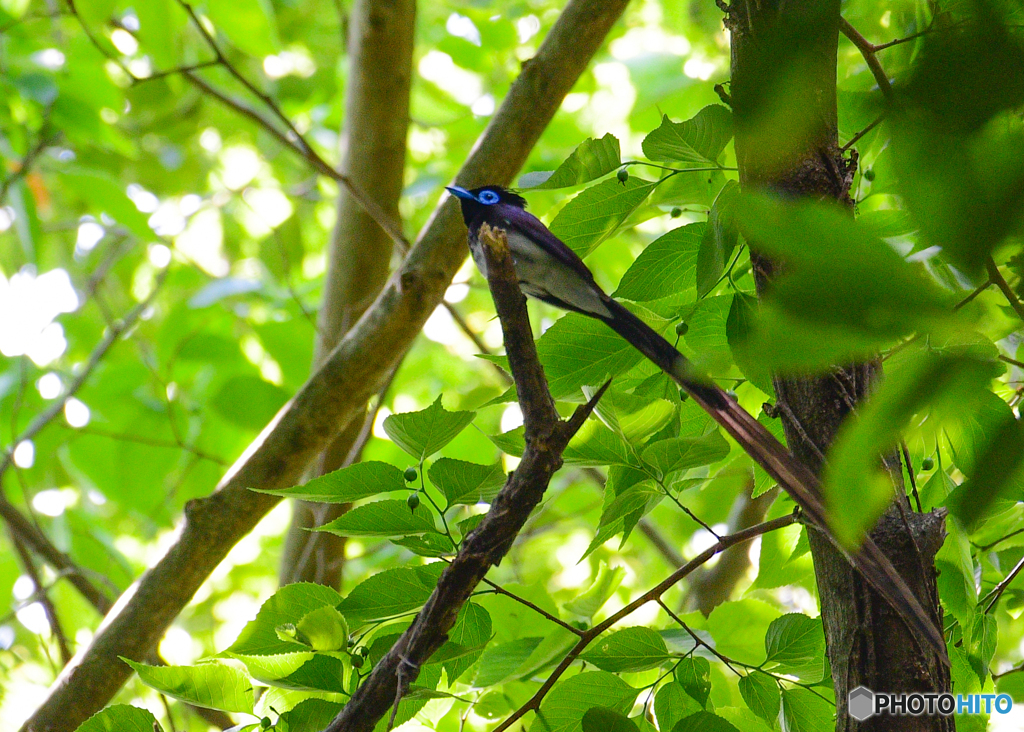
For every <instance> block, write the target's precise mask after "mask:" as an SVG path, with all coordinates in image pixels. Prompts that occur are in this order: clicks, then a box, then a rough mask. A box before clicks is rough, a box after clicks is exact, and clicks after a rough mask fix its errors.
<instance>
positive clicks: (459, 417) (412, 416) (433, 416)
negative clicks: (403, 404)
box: [384, 395, 475, 460]
mask: <svg viewBox="0 0 1024 732" xmlns="http://www.w3.org/2000/svg"><path fill="white" fill-rule="evenodd" d="M474 416H475V413H474V412H449V411H447V410H446V409H445V408H444V407H442V406H441V397H440V395H439V396H438V397H437V399H436V400H435V401H434V403H433V404H431V405H430V406H429V407H427V408H426V409H423V410H421V411H419V412H405V413H404V414H392V415H390V416H389V417H388V418H387V419H385V420H384V431H385V432H386V433H387V435H388V437H390V438H391V440H392V441H393V442H394V443H395V444H396V445H398V446H399V447H400V448H402V449H403V450H405V451H406V452H407V453H409V454H410V455H412V456H413V457H414V458H416V459H417V460H423V459H424V458H428V457H430V456H431V455H433V454H434V453H435V452H437V451H438V450H440V449H441V448H442V447H444V446H445V445H447V444H448V443H449V442H451V441H452V440H454V439H455V437H456V436H457V435H458V434H459V433H460V432H462V430H464V429H465V428H466V426H467V425H468V424H469V423H470V422H472V421H473V417H474Z"/></svg>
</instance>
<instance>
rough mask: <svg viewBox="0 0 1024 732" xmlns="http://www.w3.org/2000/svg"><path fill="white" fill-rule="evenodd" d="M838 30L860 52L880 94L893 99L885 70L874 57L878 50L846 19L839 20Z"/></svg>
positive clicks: (876, 57)
mask: <svg viewBox="0 0 1024 732" xmlns="http://www.w3.org/2000/svg"><path fill="white" fill-rule="evenodd" d="M839 30H840V31H842V33H843V35H844V36H846V37H847V38H849V39H850V42H851V43H853V45H854V46H856V47H857V50H858V51H860V54H861V56H863V57H864V61H866V62H867V65H868V68H869V69H870V70H871V75H872V76H874V77H875V81H876V82H878V88H879V89H881V90H882V94H883V95H884V96H885V98H886V99H890V100H891V99H892V98H893V91H892V84H891V83H890V82H889V77H888V76H886V75H885V69H883V68H882V64H881V62H880V61H879V60H878V56H876V55H875V54H876V52H877V51H878V48H876V47H875V46H874V44H872V43H871V42H869V41H868V39H867V38H865V37H864V36H862V35H861V34H860V32H859V31H858V30H857V29H856V28H854V27H853V26H852V25H850V23H849V21H847V20H846V18H839Z"/></svg>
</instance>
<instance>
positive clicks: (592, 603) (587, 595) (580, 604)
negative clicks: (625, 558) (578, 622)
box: [565, 562, 626, 620]
mask: <svg viewBox="0 0 1024 732" xmlns="http://www.w3.org/2000/svg"><path fill="white" fill-rule="evenodd" d="M625 576H626V570H625V569H624V568H622V567H615V568H612V567H609V566H608V565H607V564H606V563H604V562H601V564H600V567H599V568H598V570H597V577H595V578H594V581H593V582H592V583H591V585H590V587H588V588H587V590H586V591H585V592H584V593H583V594H582V595H578V596H576V597H574V598H573V599H571V600H569V602H567V603H565V609H566V610H567V611H568V612H570V613H572V614H573V615H578V616H579V617H581V618H586V619H587V620H590V619H591V618H593V617H594V616H595V615H597V612H598V610H600V609H601V608H602V607H604V604H605V603H606V602H608V600H609V599H610V598H611V596H612V595H613V594H615V590H617V589H618V587H619V585H620V584H621V583H622V578H623V577H625Z"/></svg>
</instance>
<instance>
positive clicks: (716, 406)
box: [448, 186, 949, 665]
mask: <svg viewBox="0 0 1024 732" xmlns="http://www.w3.org/2000/svg"><path fill="white" fill-rule="evenodd" d="M448 191H450V192H451V194H452V195H453V196H456V197H457V198H458V199H459V203H460V204H461V205H462V217H463V219H464V220H465V222H466V227H467V228H468V229H469V250H470V252H471V253H472V255H473V261H474V262H476V265H477V267H479V268H480V271H481V272H482V273H483V275H484V276H485V277H486V276H487V257H486V256H485V254H484V251H483V248H482V245H481V242H480V240H479V238H478V233H479V231H480V226H481V225H482V224H487V225H488V226H490V227H493V228H498V229H501V230H503V231H504V232H505V235H506V237H507V239H508V246H509V249H510V250H511V252H512V261H513V263H514V265H515V270H516V275H517V276H518V278H519V287H520V289H522V291H523V292H524V293H526V294H527V295H529V296H531V297H535V298H537V299H538V300H543V301H544V302H546V303H550V304H551V305H555V306H557V307H560V308H563V309H565V310H572V311H574V312H577V313H582V314H583V315H589V316H590V317H592V318H597V319H598V320H601V321H603V322H604V323H606V324H607V325H608V327H610V328H611V329H612V330H614V331H615V332H616V333H618V334H619V335H620V336H622V337H623V338H625V339H626V341H628V342H629V343H630V344H631V345H632V346H633V347H634V348H636V349H637V350H638V351H640V352H641V353H642V354H644V355H645V356H646V357H647V358H649V359H650V360H651V361H653V362H654V363H655V364H656V365H657V366H658V367H659V368H661V369H662V371H664V372H665V373H666V374H667V375H668V376H669V377H671V378H672V379H673V380H674V381H675V382H676V383H677V384H679V386H681V387H682V388H683V389H684V390H685V391H686V392H687V393H688V394H689V395H690V396H691V397H692V398H693V399H694V400H695V401H696V402H697V403H698V404H700V406H701V407H702V408H703V409H704V410H705V411H706V412H707V413H708V414H709V415H711V417H712V418H713V419H714V420H715V421H716V422H718V423H719V424H720V425H721V426H722V427H724V428H725V431H726V432H728V433H729V434H730V435H732V437H733V439H735V440H736V442H738V443H739V444H740V446H741V447H742V448H743V449H744V450H745V451H746V452H747V454H749V455H750V456H751V458H753V459H754V461H755V462H757V464H758V465H760V466H761V467H762V468H764V469H765V471H766V472H767V473H768V474H769V475H771V476H772V477H773V478H774V479H775V480H776V481H777V482H778V484H779V485H780V486H782V488H783V489H784V490H785V491H786V492H787V493H789V495H790V496H792V498H793V500H794V501H796V503H797V505H798V506H800V508H801V509H802V510H803V512H804V514H805V515H806V516H807V518H809V519H810V520H811V521H812V522H813V523H814V524H815V525H816V526H817V527H818V528H819V529H821V530H822V531H823V532H824V533H825V534H826V535H827V536H828V537H829V538H830V539H831V540H832V543H833V544H835V546H836V547H837V548H838V549H839V550H840V551H842V552H843V553H844V554H845V555H846V556H847V558H849V560H850V562H851V563H852V564H853V566H855V567H856V568H857V569H858V570H859V571H860V573H861V574H862V575H863V576H864V578H865V579H866V580H867V581H868V582H869V583H870V584H871V586H872V587H874V588H875V590H876V591H877V592H878V593H879V594H880V595H882V596H883V597H884V598H885V599H886V600H887V601H888V602H889V603H890V604H891V605H892V606H893V608H895V609H896V611H897V612H899V613H900V615H901V616H902V617H903V618H904V620H905V621H906V622H907V623H908V625H909V626H910V627H911V628H912V629H913V630H915V631H916V632H917V634H918V635H919V636H920V637H921V638H923V639H924V640H925V641H926V642H927V643H928V645H929V646H931V647H932V648H933V649H934V651H935V652H936V653H937V654H938V656H939V658H940V659H942V661H943V662H944V663H946V665H948V664H949V661H948V658H947V655H946V644H945V641H944V640H943V637H942V633H941V632H939V630H938V628H936V625H935V621H934V620H933V619H932V618H931V616H930V615H929V614H928V613H927V612H926V611H925V609H924V608H923V607H922V606H921V603H920V602H918V600H917V598H916V597H915V596H914V594H913V593H912V592H911V591H910V588H908V587H907V585H906V583H905V582H904V581H903V578H902V577H900V576H899V574H897V572H896V570H895V569H894V568H893V566H892V564H891V563H890V562H889V559H888V557H886V556H885V555H884V554H883V553H882V551H881V550H880V549H879V548H878V545H877V544H875V543H874V542H873V541H872V540H871V538H870V537H865V539H864V542H863V543H862V544H861V547H860V549H859V550H858V551H857V552H856V553H851V552H849V551H847V549H846V548H845V547H844V546H842V544H840V543H839V542H838V541H837V540H836V539H835V537H834V535H833V534H832V532H831V530H830V529H829V525H828V514H827V513H826V511H825V506H824V504H823V503H822V500H821V492H820V484H819V482H818V479H817V477H816V476H815V475H814V474H813V473H812V472H811V471H810V470H809V469H808V468H807V467H806V466H805V465H804V464H803V463H801V462H800V461H799V460H797V459H796V458H795V457H793V455H792V454H791V453H790V452H789V450H787V449H786V448H785V447H784V446H783V445H782V443H780V442H779V441H778V440H777V439H775V437H774V436H773V435H772V434H771V433H770V432H768V430H767V429H765V428H764V427H763V426H762V425H761V424H760V423H758V421H757V420H756V419H754V417H752V416H751V415H750V413H749V412H747V411H746V410H745V409H743V407H741V406H740V405H739V404H738V403H737V402H736V400H735V399H734V398H733V397H731V396H729V395H728V394H727V393H726V392H725V391H724V390H723V389H721V388H720V387H718V386H717V385H716V384H715V383H714V382H712V381H710V380H709V379H706V378H702V377H701V375H700V374H698V373H697V372H696V370H695V369H694V368H693V366H692V364H691V363H690V362H689V360H687V358H686V357H685V356H683V354H681V353H679V351H677V350H676V349H675V348H674V347H673V346H672V344H671V343H669V342H668V341H666V340H665V339H664V338H662V337H661V336H660V335H659V334H658V333H657V332H656V331H655V330H654V329H653V328H651V327H650V326H649V325H647V323H645V322H644V321H642V320H641V319H640V318H638V317H637V316H636V315H634V314H633V313H632V312H630V311H629V310H627V309H626V308H625V307H623V306H622V305H621V304H619V303H618V302H616V301H615V300H613V299H612V298H610V297H609V296H608V295H607V294H606V293H605V292H604V291H603V290H602V289H601V288H600V287H599V286H598V284H597V283H596V282H595V281H594V275H593V274H592V273H591V272H590V270H589V269H588V268H587V265H585V264H584V263H583V260H582V259H580V258H579V256H578V255H577V254H576V253H575V252H574V251H573V250H572V249H570V248H569V247H568V246H566V245H565V244H564V243H563V242H562V241H561V240H560V239H559V238H558V237H557V236H555V235H554V234H552V233H551V232H550V231H549V230H548V228H547V227H546V226H545V225H544V224H543V223H542V222H541V221H540V219H538V218H537V217H536V216H534V215H533V214H531V213H529V212H528V211H527V210H526V200H525V199H524V198H523V197H522V196H520V195H518V194H517V193H513V192H512V191H509V190H507V189H505V188H502V187H501V186H484V187H482V188H474V189H472V190H466V189H465V188H461V187H459V186H449V187H448Z"/></svg>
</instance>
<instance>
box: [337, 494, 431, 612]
mask: <svg viewBox="0 0 1024 732" xmlns="http://www.w3.org/2000/svg"><path fill="white" fill-rule="evenodd" d="M406 510H408V508H406ZM443 569H444V563H443V562H434V563H433V564H427V565H425V566H422V567H397V568H395V569H385V570H384V571H383V572H378V573H377V574H375V575H372V576H371V577H369V578H367V579H365V580H363V581H362V582H361V583H359V584H358V585H356V586H355V587H354V588H353V589H352V591H351V592H350V593H348V596H347V597H346V598H345V599H344V600H342V601H341V604H339V605H338V610H340V611H341V613H342V614H343V615H344V616H345V617H346V618H347V619H348V621H349V623H350V624H352V626H353V627H355V626H356V625H358V624H361V623H363V622H366V621H369V620H383V619H384V618H390V617H393V616H395V615H401V614H402V613H404V612H408V611H409V610H415V609H416V608H418V607H419V606H420V605H422V604H423V603H424V602H426V601H427V598H429V597H430V593H431V592H433V590H434V588H435V587H436V586H437V580H438V578H439V577H440V576H441V572H442V570H443Z"/></svg>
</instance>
